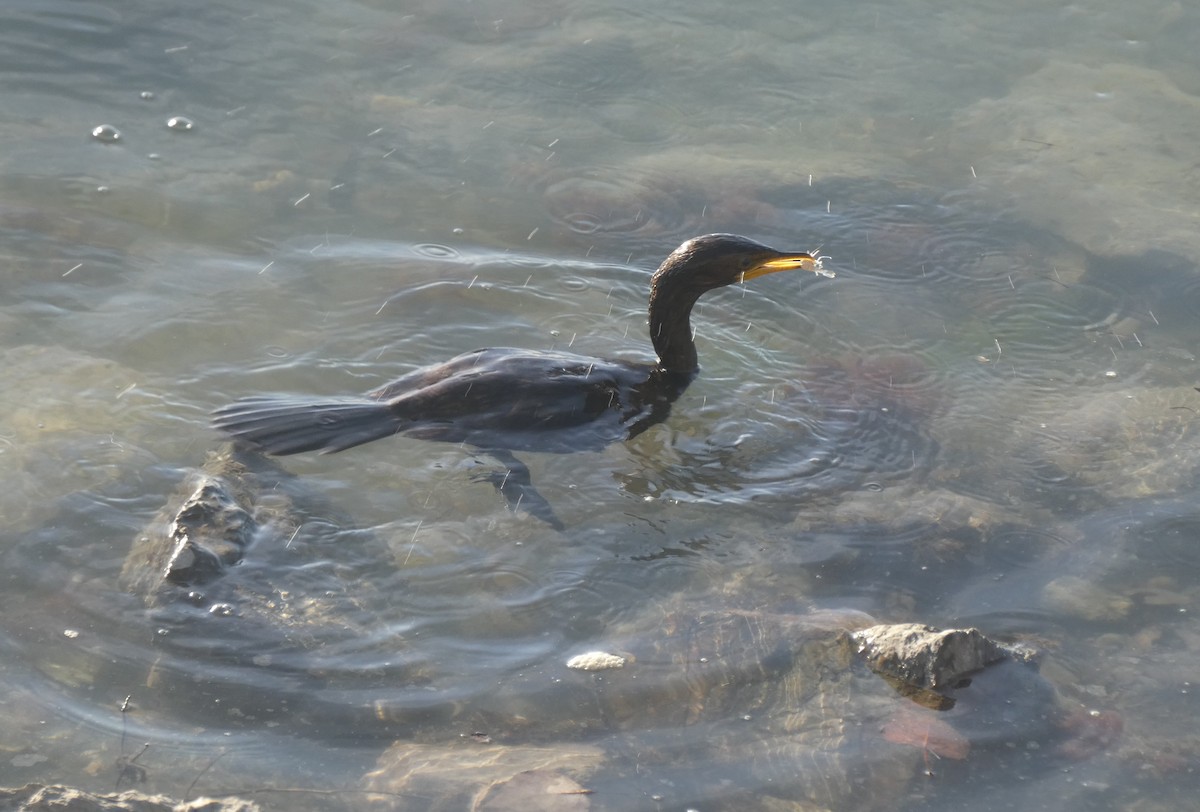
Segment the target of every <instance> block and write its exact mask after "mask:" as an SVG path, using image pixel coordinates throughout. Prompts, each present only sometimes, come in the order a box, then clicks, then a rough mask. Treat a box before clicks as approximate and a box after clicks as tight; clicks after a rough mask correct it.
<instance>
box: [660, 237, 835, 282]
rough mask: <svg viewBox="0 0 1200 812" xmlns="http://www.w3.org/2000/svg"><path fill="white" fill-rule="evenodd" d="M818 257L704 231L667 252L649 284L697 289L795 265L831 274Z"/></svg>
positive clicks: (788, 269) (748, 278)
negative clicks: (702, 234)
mask: <svg viewBox="0 0 1200 812" xmlns="http://www.w3.org/2000/svg"><path fill="white" fill-rule="evenodd" d="M824 259H827V257H822V256H819V255H817V254H810V253H808V252H795V253H788V252H784V251H776V250H775V249H774V248H770V247H768V246H766V245H763V244H762V243H760V242H755V241H754V240H751V239H749V238H747V237H740V236H738V235H737V234H705V235H704V236H703V237H693V238H692V239H690V240H688V241H687V242H685V243H684V244H683V245H681V246H679V247H678V248H676V249H675V250H674V251H672V252H671V255H670V256H668V257H667V258H666V259H665V260H663V263H662V265H660V266H659V268H658V270H657V271H656V272H655V273H654V277H653V278H652V280H651V283H652V284H653V285H656V286H657V285H658V284H662V283H666V282H667V280H668V279H669V280H670V284H671V285H673V286H675V285H678V286H679V287H680V288H685V289H690V290H692V291H695V292H697V293H703V292H704V291H707V290H712V289H714V288H719V287H723V286H725V285H732V284H734V283H735V282H743V281H746V280H750V279H755V278H757V277H759V276H765V275H766V274H769V273H778V272H780V271H791V270H796V269H801V270H806V271H813V272H814V273H818V274H821V275H822V276H833V275H834V274H833V272H832V271H827V270H825V268H824V266H823V265H822V260H824Z"/></svg>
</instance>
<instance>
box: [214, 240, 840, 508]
mask: <svg viewBox="0 0 1200 812" xmlns="http://www.w3.org/2000/svg"><path fill="white" fill-rule="evenodd" d="M822 259H823V257H820V256H816V255H814V254H810V253H805V252H795V253H785V252H781V251H776V250H774V249H773V248H768V247H767V246H765V245H763V244H761V243H758V242H755V241H753V240H750V239H747V238H745V237H739V236H737V235H734V234H708V235H706V236H703V237H696V238H694V239H691V240H688V241H687V242H685V243H684V244H683V245H681V246H679V247H678V248H677V249H675V250H674V251H673V252H672V253H671V255H670V256H668V257H667V258H666V260H664V261H663V263H662V265H661V266H659V269H658V270H657V271H656V272H655V273H654V275H653V276H652V277H651V279H650V341H651V342H652V343H653V344H654V350H655V352H656V353H657V355H658V362H657V363H654V364H647V363H638V362H635V361H623V360H618V359H605V358H592V357H588V356H583V355H575V354H573V353H565V352H549V351H539V350H521V349H512V348H507V347H504V348H491V349H482V350H475V351H473V352H468V353H464V354H463V355H459V356H457V357H456V358H451V359H450V360H449V361H445V362H443V363H440V364H434V365H431V366H427V367H422V368H420V369H416V370H413V371H412V372H409V373H408V374H407V375H403V376H401V377H400V378H397V379H396V380H394V381H392V382H391V383H389V384H387V385H386V386H382V387H380V388H378V389H374V390H372V391H370V392H367V393H366V394H364V395H359V396H357V397H347V398H338V399H328V400H327V399H320V400H318V399H314V398H310V397H252V398H246V399H243V400H239V401H237V402H236V403H233V404H230V405H228V406H224V407H222V408H220V409H218V410H217V411H216V413H215V419H214V424H215V425H216V426H217V427H218V428H220V429H222V430H224V431H226V432H228V433H229V434H231V435H233V436H234V437H235V438H237V439H240V440H244V441H246V442H248V443H250V444H251V445H253V446H255V447H257V448H258V449H260V450H262V451H265V452H267V453H269V454H280V455H282V454H298V453H300V452H302V451H321V452H322V453H331V452H334V451H343V450H345V449H347V448H352V447H354V446H356V445H361V444H363V443H368V442H371V441H372V440H378V439H379V438H381V437H387V436H390V435H393V434H403V435H406V436H408V437H417V438H420V439H424V440H442V441H445V442H451V443H465V444H467V445H471V446H474V447H476V448H478V449H480V450H482V451H485V452H487V453H488V454H490V455H491V456H494V457H496V458H497V459H499V460H501V461H502V462H503V463H504V464H505V465H506V466H507V467H508V471H507V472H506V473H505V474H503V475H499V474H497V475H495V476H494V477H493V476H491V475H489V476H488V477H487V478H488V479H489V480H491V481H492V482H493V484H495V485H496V486H497V488H498V489H499V490H500V491H501V493H503V494H504V496H505V498H506V499H508V501H509V503H510V504H514V503H523V504H524V506H525V507H526V508H529V509H531V510H532V511H533V512H535V513H538V512H539V506H540V507H541V508H542V511H543V515H542V516H541V517H542V518H543V519H545V520H546V521H547V522H549V523H550V524H552V525H555V526H556V527H560V528H561V523H560V522H558V520H557V518H554V517H553V513H552V512H550V511H549V505H548V504H546V503H545V500H543V499H541V497H540V496H539V495H537V493H536V491H534V490H533V489H532V486H531V485H530V484H529V474H528V469H526V468H525V466H524V465H523V464H522V463H520V462H519V461H518V460H517V459H516V458H515V457H513V456H512V453H511V452H513V451H551V452H556V453H565V452H570V451H580V450H589V449H592V450H594V449H599V448H602V447H604V446H606V445H608V444H610V443H613V442H616V441H618V440H625V439H628V438H630V437H634V436H636V435H637V434H640V433H641V432H643V431H645V430H646V429H647V428H648V427H650V426H652V425H654V424H655V423H659V422H662V421H663V420H665V419H666V417H667V414H668V413H669V412H670V408H671V404H672V403H673V402H674V401H675V400H676V399H677V398H678V397H679V396H680V395H681V394H682V393H683V391H684V390H685V389H686V388H687V386H688V384H690V383H691V382H692V380H693V379H694V378H695V377H696V375H697V373H698V372H699V365H698V363H697V360H696V344H695V342H694V341H693V340H692V326H691V312H692V306H693V305H695V303H696V300H697V299H699V298H700V296H701V295H703V294H704V293H705V292H706V291H710V290H713V289H715V288H719V287H724V286H725V285H731V284H733V283H735V282H740V281H743V280H748V279H754V278H756V277H759V276H763V275H765V274H769V273H776V272H779V271H788V270H793V269H796V268H801V269H804V270H809V271H815V272H817V273H820V274H822V275H825V276H833V274H832V273H831V272H829V271H826V270H824V269H823V267H822V265H821V260H822ZM534 503H537V504H534Z"/></svg>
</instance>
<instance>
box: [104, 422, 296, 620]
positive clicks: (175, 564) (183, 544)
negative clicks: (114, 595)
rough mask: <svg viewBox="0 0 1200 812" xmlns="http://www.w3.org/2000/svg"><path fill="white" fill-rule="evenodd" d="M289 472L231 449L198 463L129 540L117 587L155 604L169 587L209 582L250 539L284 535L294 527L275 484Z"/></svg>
mask: <svg viewBox="0 0 1200 812" xmlns="http://www.w3.org/2000/svg"><path fill="white" fill-rule="evenodd" d="M284 479H290V475H289V474H287V473H286V472H284V471H283V470H282V469H280V468H279V467H278V466H276V465H275V464H274V463H272V462H271V461H270V460H268V459H267V458H266V457H263V456H262V455H260V454H257V453H255V452H252V451H247V450H245V449H241V448H238V447H236V446H234V445H232V444H230V445H226V446H225V447H223V448H221V449H220V450H218V451H214V452H211V453H210V454H209V456H208V459H207V460H206V461H205V463H204V466H203V467H202V468H201V469H200V470H198V471H196V472H195V473H193V474H192V475H191V476H189V477H188V479H187V481H186V482H185V483H184V484H183V485H182V486H181V487H180V489H179V491H178V492H177V493H176V495H175V496H173V497H172V498H171V499H169V500H168V502H167V504H166V505H165V506H164V507H163V509H162V510H160V511H159V512H158V514H157V515H156V516H155V517H154V518H153V519H152V520H151V521H150V523H149V524H148V525H147V527H146V528H145V529H144V530H143V531H142V532H141V533H139V534H138V535H137V537H136V538H135V539H134V542H133V547H132V549H131V550H130V552H129V555H128V557H127V558H126V559H125V565H124V567H123V568H122V570H121V577H120V583H121V587H122V588H123V589H126V590H128V591H130V592H134V593H136V594H138V595H141V596H142V597H143V598H145V599H146V601H147V603H151V604H152V603H155V602H156V601H158V600H159V599H160V598H161V597H162V594H163V591H164V589H167V590H169V588H170V586H175V587H190V586H200V585H205V584H210V583H212V582H213V581H215V580H217V579H218V578H220V577H221V576H222V575H223V574H224V573H225V572H226V571H227V570H228V568H229V567H231V566H233V565H235V564H237V563H238V562H240V561H241V560H242V556H243V555H244V554H245V551H246V549H247V548H248V547H249V546H250V545H251V544H252V543H253V541H254V540H255V538H257V537H260V536H264V535H272V536H282V537H283V538H285V539H286V538H288V537H289V536H290V535H291V534H292V533H294V532H295V531H296V530H297V529H298V528H299V526H300V525H299V519H298V518H297V516H296V511H295V506H294V504H293V502H292V499H291V498H290V497H289V496H288V495H287V494H286V492H284V491H280V490H279V489H278V486H279V485H280V483H281V482H282V481H283V480H284Z"/></svg>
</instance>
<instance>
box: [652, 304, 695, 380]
mask: <svg viewBox="0 0 1200 812" xmlns="http://www.w3.org/2000/svg"><path fill="white" fill-rule="evenodd" d="M664 287H667V286H663V285H659V286H656V288H655V290H653V291H652V292H651V295H650V341H651V343H653V344H654V352H655V353H657V354H658V366H659V367H660V368H661V369H664V370H666V371H667V372H672V373H675V374H680V375H688V376H694V375H695V374H696V373H697V372H698V371H699V369H700V363H699V361H698V359H697V358H696V342H695V340H694V339H693V338H692V307H693V306H694V305H695V304H696V300H697V299H699V298H700V294H701V293H702V292H703V291H692V290H687V289H684V290H675V291H672V290H670V289H669V287H668V289H666V290H664V289H663V288H664Z"/></svg>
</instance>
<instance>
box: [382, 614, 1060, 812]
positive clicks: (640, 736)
mask: <svg viewBox="0 0 1200 812" xmlns="http://www.w3.org/2000/svg"><path fill="white" fill-rule="evenodd" d="M638 622H639V625H640V626H641V627H640V630H635V631H633V632H631V633H630V634H629V635H628V636H623V637H621V639H620V640H619V641H610V644H609V645H606V646H605V648H606V649H608V650H619V651H629V652H630V655H629V656H628V657H627V658H626V662H625V665H624V667H623V668H620V669H613V670H607V671H592V672H588V671H568V672H564V673H563V675H562V677H561V679H557V678H556V679H554V680H553V681H552V684H551V685H549V686H547V684H546V680H545V676H546V675H541V677H540V678H539V679H537V680H529V679H528V678H526V677H524V675H522V676H521V678H519V679H515V680H514V681H512V682H510V683H509V684H505V685H502V686H501V687H500V688H499V690H498V691H497V692H496V694H494V695H493V696H491V697H487V698H485V699H482V700H480V703H479V705H478V706H477V707H474V708H468V709H466V710H464V712H463V713H462V714H461V718H462V720H463V724H464V725H469V726H470V729H471V730H474V731H480V732H477V733H474V734H472V737H471V739H472V741H471V742H470V743H465V742H459V743H457V744H455V745H453V746H450V745H447V746H444V747H432V746H430V745H428V744H413V743H409V742H401V743H397V744H396V745H394V746H393V748H392V749H391V750H389V751H388V753H387V754H385V756H384V757H382V758H381V759H380V761H379V764H378V766H377V768H376V769H375V770H374V771H372V772H371V773H370V774H369V775H368V776H367V786H368V787H369V788H370V789H371V790H380V789H387V790H388V791H389V792H394V793H399V794H398V795H393V796H389V797H387V798H382V797H380V798H376V799H373V800H374V802H375V803H374V804H373V806H374V807H375V808H384V809H388V810H415V809H423V810H424V809H462V808H469V809H492V808H493V807H491V806H479V805H478V804H479V799H482V798H485V797H488V798H496V797H508V794H509V793H512V794H515V795H517V796H518V797H526V795H525V794H523V790H522V787H525V786H526V783H528V786H529V787H534V788H544V787H549V786H557V785H558V784H557V783H555V782H557V781H558V780H559V779H560V778H561V780H562V781H563V782H564V783H563V786H569V787H572V789H570V790H569V797H571V798H574V797H576V795H577V794H586V795H587V796H588V800H589V804H588V805H587V806H579V807H578V808H581V809H583V808H589V809H605V810H609V809H611V810H618V809H619V810H622V812H628V811H629V810H636V809H646V810H652V809H653V810H657V809H663V808H670V809H684V808H687V807H688V806H695V807H697V808H700V807H706V808H737V809H739V810H773V809H778V808H784V807H782V806H780V804H784V805H785V806H786V805H788V804H791V805H793V806H786V808H797V809H810V808H813V809H818V808H819V809H825V808H830V809H839V810H883V809H890V808H894V806H895V802H896V799H897V798H898V797H902V796H903V794H904V793H905V791H906V788H907V786H908V783H909V781H910V780H912V779H914V778H916V777H917V776H919V775H920V774H921V773H922V771H923V765H925V763H926V761H927V759H928V757H929V754H930V753H933V754H934V755H935V756H937V757H939V758H942V759H950V760H963V759H966V758H968V757H969V755H970V753H971V751H972V749H973V748H982V749H983V750H988V749H989V748H993V749H992V751H993V752H1004V750H1005V748H1009V749H1011V747H1012V746H1013V745H1014V744H1016V743H1024V742H1025V741H1029V740H1034V741H1036V740H1039V739H1042V738H1044V737H1046V736H1048V735H1052V733H1050V724H1051V721H1050V720H1053V719H1055V718H1057V715H1058V711H1057V705H1056V702H1057V695H1056V693H1055V691H1054V690H1053V688H1052V687H1050V686H1049V684H1048V683H1046V682H1045V680H1044V679H1043V678H1042V677H1041V676H1040V675H1039V674H1038V673H1037V668H1036V667H1035V665H1034V664H1033V663H1032V662H1031V661H1030V660H1029V658H1028V657H1025V656H1024V655H1023V654H1021V653H1019V652H1018V653H1014V651H1013V650H1011V649H1010V648H1008V647H1005V646H1002V645H1001V644H999V643H996V642H995V641H992V640H990V639H989V638H987V637H986V636H984V635H983V634H981V633H980V632H978V631H977V630H973V629H972V630H946V631H944V632H939V631H937V630H934V629H931V628H929V627H925V626H917V625H913V624H901V625H880V624H875V622H874V621H873V620H872V619H871V618H870V617H868V616H866V615H864V614H862V613H859V612H850V611H844V612H834V611H816V612H810V613H806V614H780V613H771V612H764V611H743V610H736V609H727V610H722V611H717V610H712V609H707V610H705V609H702V608H698V607H695V606H687V605H679V606H676V607H674V608H669V609H667V611H665V612H663V613H662V614H661V615H659V614H652V616H642V617H641V618H640V619H639V621H638ZM641 624H645V625H641ZM864 664H869V665H872V666H873V667H875V668H877V669H879V672H880V673H875V672H873V671H872V670H870V669H868V668H866V667H864ZM883 675H886V676H887V677H888V679H883V678H881V676H883ZM967 677H970V679H967ZM920 693H925V694H930V695H934V696H936V697H940V699H941V700H942V701H940V702H930V701H925V700H923V699H922V698H921V697H919V696H915V695H914V694H920ZM581 747H583V748H584V749H583V750H582V751H581V752H583V753H584V754H585V756H584V757H579V758H567V757H566V756H565V754H567V753H568V752H575V751H576V750H577V749H578V748H581ZM431 754H432V755H431ZM483 765H487V767H486V769H485V768H484V767H483ZM539 770H542V771H546V773H545V774H544V775H543V776H542V780H536V781H535V780H534V779H533V778H529V777H525V778H521V779H519V781H518V779H517V776H518V775H520V774H522V773H525V772H527V771H539ZM551 779H554V780H553V781H551ZM499 785H504V786H505V787H506V789H505V793H504V794H503V795H500V794H499V793H498V791H497V790H496V787H497V786H499ZM418 787H419V788H420V789H419V790H418ZM538 791H539V792H540V790H538ZM547 791H548V790H547ZM410 793H416V794H419V795H420V796H421V797H422V801H421V802H420V803H417V802H416V801H415V800H413V799H412V798H411V797H408V796H409V795H410ZM467 797H471V798H475V799H476V801H475V803H476V805H475V806H471V805H469V804H467V803H465V802H463V800H462V799H464V798H467ZM529 803H531V804H532V803H533V801H532V800H529ZM495 808H497V809H501V808H502V809H509V808H514V809H515V808H517V807H516V806H497V807H495ZM522 808H542V807H539V806H536V805H535V806H522ZM546 808H575V807H569V806H564V807H546Z"/></svg>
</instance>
